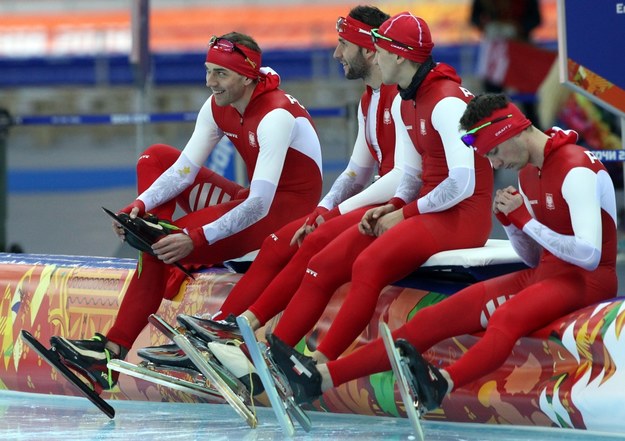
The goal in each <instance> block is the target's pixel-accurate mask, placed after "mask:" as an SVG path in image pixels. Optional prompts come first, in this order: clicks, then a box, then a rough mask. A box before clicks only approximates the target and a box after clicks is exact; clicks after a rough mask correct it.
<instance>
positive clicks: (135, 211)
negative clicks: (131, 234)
mask: <svg viewBox="0 0 625 441" xmlns="http://www.w3.org/2000/svg"><path fill="white" fill-rule="evenodd" d="M141 204H143V203H142V202H140V201H139V202H137V201H135V202H133V203H132V204H130V205H128V206H127V207H124V208H122V209H121V210H120V211H119V212H120V213H128V216H130V218H131V219H134V218H136V217H137V216H138V215H139V213H140V212H141V210H142V205H141ZM112 226H113V232H114V233H115V234H116V235H117V237H119V238H120V239H121V241H122V242H123V241H124V240H125V238H126V232H125V231H124V229H123V228H122V226H121V225H120V223H119V222H117V221H115V220H113V221H112Z"/></svg>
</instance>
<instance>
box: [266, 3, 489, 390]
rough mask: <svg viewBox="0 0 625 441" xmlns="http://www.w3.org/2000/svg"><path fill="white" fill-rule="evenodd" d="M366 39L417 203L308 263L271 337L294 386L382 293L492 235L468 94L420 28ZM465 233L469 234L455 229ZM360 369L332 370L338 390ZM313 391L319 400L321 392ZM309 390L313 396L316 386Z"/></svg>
mask: <svg viewBox="0 0 625 441" xmlns="http://www.w3.org/2000/svg"><path fill="white" fill-rule="evenodd" d="M371 32H372V36H373V40H374V43H375V46H376V50H377V61H378V65H379V66H380V70H381V72H382V81H383V82H384V83H385V84H397V85H398V86H399V93H400V96H401V98H402V102H401V109H400V110H401V118H402V120H403V122H404V125H405V126H406V128H407V131H408V134H409V136H410V138H411V139H412V144H413V148H412V149H410V151H409V152H408V153H407V155H408V154H410V155H412V156H414V157H416V158H417V160H416V161H412V162H413V163H416V164H417V169H416V170H414V171H412V172H411V173H409V174H407V175H406V179H405V180H402V182H401V183H400V187H399V188H404V187H411V188H413V189H414V190H415V193H414V194H415V195H416V197H415V198H412V199H404V198H403V197H401V195H399V194H398V195H396V196H397V197H395V198H393V199H391V201H390V202H389V203H388V204H385V205H382V206H380V207H376V208H373V209H371V210H369V211H368V212H367V213H366V214H365V216H364V217H363V219H362V221H361V223H360V224H359V225H357V226H354V227H352V228H350V229H348V230H347V231H346V232H344V233H342V234H341V235H340V236H339V237H337V239H335V240H334V241H333V242H332V243H331V244H330V245H329V246H327V247H326V248H324V249H323V251H322V252H320V253H318V254H316V255H315V256H314V257H313V258H312V259H311V260H310V263H309V265H308V269H307V274H306V275H305V276H304V280H303V282H302V285H301V286H300V288H299V290H298V292H297V293H296V294H295V296H294V297H293V300H292V301H291V303H290V304H289V305H288V307H287V309H286V310H285V312H284V314H283V316H282V317H281V319H280V321H279V322H278V325H277V327H276V328H275V330H274V333H273V335H271V336H270V338H269V341H270V344H271V351H272V356H273V358H274V359H275V360H276V362H277V363H278V364H280V365H281V367H282V369H283V371H285V373H286V375H287V376H288V377H289V378H290V380H291V381H293V383H294V384H296V383H297V382H298V381H302V382H304V383H307V384H313V383H314V382H309V381H307V379H308V377H307V376H306V375H298V373H299V372H302V373H306V371H308V372H310V371H311V370H314V369H315V367H314V366H315V362H317V363H321V362H324V361H327V360H336V359H337V358H338V357H339V356H340V355H341V354H342V353H343V352H344V351H345V350H346V349H348V348H349V347H350V345H352V343H353V342H354V340H355V339H356V338H357V337H358V336H359V335H360V334H361V333H362V331H363V330H364V329H365V328H366V326H367V325H368V324H369V323H370V321H371V318H372V316H373V314H374V312H375V308H376V305H377V302H378V298H379V295H380V292H381V291H382V290H383V289H384V287H385V286H387V285H389V284H391V283H394V282H396V281H398V280H400V279H402V278H404V277H406V276H407V275H409V274H410V273H411V272H413V271H414V270H415V269H416V268H418V267H420V266H421V265H422V264H423V263H424V262H425V261H426V260H427V259H429V258H430V257H431V256H432V255H434V254H436V253H438V252H441V251H445V250H451V249H461V248H474V247H481V246H483V245H484V243H485V242H486V240H487V239H488V236H489V234H490V231H491V213H490V207H491V204H492V194H493V172H492V168H491V166H490V163H489V162H488V160H487V159H486V158H484V157H481V156H479V155H477V154H476V152H474V151H473V150H472V149H467V147H466V146H465V145H464V144H463V143H462V141H461V139H460V135H461V133H460V131H459V128H458V121H459V120H460V117H461V116H462V114H463V112H464V110H465V109H466V106H467V103H468V102H469V101H470V100H471V98H473V94H472V93H471V92H470V91H468V90H467V89H466V88H464V87H463V86H462V85H461V80H460V78H459V77H458V75H457V74H456V73H455V71H454V70H453V68H452V67H450V66H448V65H446V64H443V63H435V62H434V61H433V58H432V54H431V51H432V48H433V46H434V44H433V42H432V38H431V35H430V31H429V28H428V26H427V23H426V22H425V21H424V20H423V19H421V18H419V17H416V16H414V15H412V14H410V13H408V12H404V13H401V14H398V15H396V16H394V17H391V18H389V19H388V20H386V21H385V22H384V23H383V24H382V25H381V26H380V28H379V29H373V30H372V31H371ZM476 219H479V220H480V221H479V222H476V221H475V220H476ZM467 225H470V226H471V227H470V228H462V227H461V226H467ZM349 281H351V284H350V287H349V291H348V293H347V294H346V296H345V299H344V301H343V303H342V305H341V308H340V310H339V312H338V314H337V315H336V317H335V318H334V320H333V322H332V324H331V326H330V328H329V330H328V332H327V334H326V335H325V336H323V337H322V338H321V341H320V343H319V344H318V345H317V347H316V350H315V352H313V354H312V357H305V356H303V355H302V354H299V353H298V352H297V351H295V350H294V349H293V347H294V346H295V345H296V344H297V343H298V342H299V341H300V339H301V338H302V337H303V336H304V335H306V334H307V333H308V332H309V331H310V330H311V329H312V328H313V327H314V325H315V323H316V321H317V320H318V318H319V317H320V316H321V314H322V313H323V311H324V309H325V307H326V305H327V304H328V302H329V301H330V299H331V297H332V295H333V294H334V292H335V291H336V290H337V289H338V288H339V287H340V286H341V285H342V284H344V283H345V282H349ZM376 362H378V361H377V360H376ZM301 366H310V369H300V367H301ZM323 366H325V365H323ZM358 369H366V367H365V364H360V365H359V366H358V367H357V366H356V365H353V366H351V367H350V368H349V369H343V370H342V371H341V372H340V371H337V370H333V371H332V379H333V380H334V381H335V382H336V383H337V384H340V383H342V382H343V378H344V377H347V376H351V375H352V373H353V372H354V370H358ZM313 377H314V376H313ZM316 379H317V380H320V377H319V376H317V377H316ZM316 386H317V390H316V392H319V391H320V389H319V388H318V387H320V383H318V384H317V385H316ZM294 389H295V390H300V389H301V388H298V387H294ZM312 390H313V392H311V394H310V395H312V396H315V395H316V393H315V391H314V386H313V389H312Z"/></svg>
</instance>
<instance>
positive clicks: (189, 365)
mask: <svg viewBox="0 0 625 441" xmlns="http://www.w3.org/2000/svg"><path fill="white" fill-rule="evenodd" d="M137 355H138V356H139V357H141V358H143V359H144V360H146V361H149V362H150V363H153V364H155V365H157V366H170V367H175V368H184V369H193V370H197V368H196V367H195V364H193V362H192V361H191V359H190V358H189V356H188V355H187V354H186V353H185V352H184V351H183V350H182V349H180V348H179V347H178V345H177V344H175V343H170V344H166V345H160V346H148V347H147V348H141V349H138V350H137Z"/></svg>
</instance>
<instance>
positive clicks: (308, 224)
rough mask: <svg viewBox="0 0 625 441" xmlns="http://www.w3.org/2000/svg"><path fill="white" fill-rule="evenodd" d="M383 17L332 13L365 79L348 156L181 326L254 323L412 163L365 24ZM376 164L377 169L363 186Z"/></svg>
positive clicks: (218, 333) (344, 47)
mask: <svg viewBox="0 0 625 441" xmlns="http://www.w3.org/2000/svg"><path fill="white" fill-rule="evenodd" d="M388 18H389V16H388V15H387V14H385V13H384V12H382V11H380V10H379V9H378V8H375V7H373V6H356V7H355V8H353V9H352V10H351V11H350V12H349V14H348V16H347V17H339V19H338V21H337V27H336V30H337V34H338V44H337V47H336V49H335V51H334V57H335V58H336V59H338V60H339V61H340V62H341V64H342V65H343V66H344V67H343V69H344V71H345V77H346V78H348V79H358V78H360V79H362V80H363V82H364V83H365V85H366V90H365V91H364V93H363V94H362V97H361V99H360V106H359V110H360V111H359V112H358V136H357V138H356V142H355V144H354V148H353V151H352V155H351V158H350V161H349V164H348V166H347V168H346V169H345V170H344V171H343V173H341V175H340V176H339V177H338V178H337V180H336V181H335V182H334V184H333V185H332V188H331V189H330V191H329V192H328V194H327V195H326V196H325V197H324V198H323V199H322V200H321V202H320V203H319V206H318V207H317V208H316V209H315V211H313V212H312V213H310V214H309V215H308V216H306V217H304V218H301V219H297V220H295V221H293V222H291V223H289V224H287V225H286V226H284V227H283V228H281V229H280V230H278V231H276V232H275V233H273V234H271V235H270V236H269V237H268V238H267V239H266V240H265V241H264V243H263V246H262V248H261V250H260V253H259V254H258V256H257V257H256V259H255V260H254V262H253V263H252V265H251V266H250V269H249V270H248V271H247V272H246V273H245V275H244V276H243V277H242V278H241V279H240V280H239V281H238V282H237V283H236V285H235V286H234V287H233V289H232V291H231V292H230V293H229V294H228V297H227V299H226V300H225V302H224V303H223V305H222V306H221V309H220V312H218V313H217V314H215V315H214V316H213V319H212V320H209V319H201V318H198V317H191V316H187V315H180V316H179V317H178V321H179V322H180V323H181V324H182V325H183V326H185V327H186V328H187V329H190V330H191V331H192V332H194V333H196V334H197V335H198V336H200V337H202V338H204V339H205V340H222V339H228V338H234V337H237V336H238V329H237V326H236V322H235V321H234V316H236V315H244V316H246V317H247V318H248V321H249V322H250V324H251V325H252V327H253V328H254V329H258V328H259V327H261V326H263V325H264V324H265V323H266V322H267V321H269V320H270V319H271V318H272V317H274V316H275V315H277V314H278V313H280V312H282V311H283V310H284V308H285V307H286V305H287V304H288V303H289V301H290V300H291V298H292V297H293V294H294V293H295V291H296V290H297V288H298V287H299V285H300V283H301V281H302V278H303V277H304V274H305V272H306V268H307V266H308V261H309V260H310V258H311V257H312V256H314V255H315V254H317V253H318V252H319V251H320V250H322V249H323V248H324V247H325V246H326V245H327V244H328V243H330V242H331V241H332V240H333V239H334V238H336V237H337V236H338V235H339V234H340V233H342V232H343V231H345V230H346V229H348V228H350V227H354V226H355V225H357V224H358V222H359V221H360V220H361V219H362V216H363V215H364V213H365V212H366V211H367V210H368V209H369V208H370V207H371V206H375V205H379V204H383V203H386V202H387V201H388V200H389V199H391V198H392V197H393V196H394V195H395V194H396V191H397V186H398V184H399V182H400V178H401V177H402V169H404V171H405V172H406V169H408V170H413V169H414V168H415V167H416V165H414V164H411V163H410V161H412V158H413V157H414V155H411V156H410V157H409V158H406V159H405V160H400V158H402V157H403V156H404V154H405V152H406V151H410V150H413V151H414V148H413V147H412V142H411V141H410V138H409V137H408V133H407V132H406V129H405V126H404V124H403V122H402V121H401V118H400V117H399V115H398V113H399V106H400V103H401V98H400V97H399V94H398V90H397V86H396V85H394V84H389V85H386V84H382V74H381V72H380V68H379V67H378V65H377V64H376V63H375V61H374V60H375V48H374V46H373V42H372V41H371V29H372V28H375V27H378V26H380V25H381V24H382V23H383V22H384V21H385V20H386V19H388ZM400 162H401V163H400ZM376 169H377V170H378V173H379V175H380V177H379V178H378V179H377V180H376V181H375V182H373V183H372V184H371V185H369V186H368V187H367V188H364V187H365V186H366V185H367V184H368V183H369V182H371V180H372V178H373V174H374V172H375V170H376ZM407 173H409V171H408V172H407ZM409 179H410V180H414V177H411V178H409ZM413 187H414V186H413ZM413 187H407V186H404V187H403V189H402V190H400V192H399V193H398V196H399V197H401V198H402V199H404V200H411V199H414V197H415V194H414V190H413ZM304 238H305V239H304Z"/></svg>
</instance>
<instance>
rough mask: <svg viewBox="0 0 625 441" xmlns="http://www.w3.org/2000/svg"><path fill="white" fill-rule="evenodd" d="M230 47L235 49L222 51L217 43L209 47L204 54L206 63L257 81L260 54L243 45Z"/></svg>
mask: <svg viewBox="0 0 625 441" xmlns="http://www.w3.org/2000/svg"><path fill="white" fill-rule="evenodd" d="M222 41H228V40H222ZM232 46H233V48H236V49H232V50H228V49H222V48H221V47H220V46H219V42H217V43H216V44H215V45H213V46H210V47H209V48H208V52H207V53H206V62H207V63H213V64H217V65H219V66H222V67H225V68H226V69H230V70H233V71H235V72H237V73H239V74H241V75H243V76H246V77H248V78H252V79H254V80H255V79H257V78H258V76H259V75H260V63H261V55H260V53H259V52H256V51H255V50H252V49H250V48H248V47H245V46H243V45H237V44H235V43H232ZM239 51H241V52H239ZM243 54H245V56H244V55H243Z"/></svg>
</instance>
